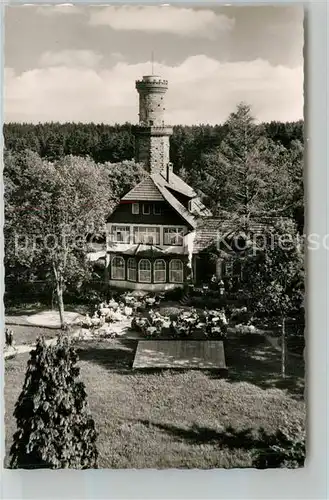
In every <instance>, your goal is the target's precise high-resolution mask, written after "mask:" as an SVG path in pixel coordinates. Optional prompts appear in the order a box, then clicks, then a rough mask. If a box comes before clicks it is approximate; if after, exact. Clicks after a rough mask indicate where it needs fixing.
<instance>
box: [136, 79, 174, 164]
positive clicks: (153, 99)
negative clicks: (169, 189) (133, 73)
mask: <svg viewBox="0 0 329 500" xmlns="http://www.w3.org/2000/svg"><path fill="white" fill-rule="evenodd" d="M136 89H137V91H138V94H139V125H138V126H136V127H135V128H134V132H135V160H136V161H137V162H140V163H144V165H145V167H146V169H147V170H148V171H150V172H151V173H155V172H161V171H165V170H166V168H167V164H168V162H169V137H170V136H171V135H172V132H173V130H172V127H170V126H169V125H165V121H164V113H165V104H164V95H165V93H166V92H167V90H168V80H165V79H163V78H161V77H160V76H157V75H145V76H143V78H142V79H141V80H137V81H136Z"/></svg>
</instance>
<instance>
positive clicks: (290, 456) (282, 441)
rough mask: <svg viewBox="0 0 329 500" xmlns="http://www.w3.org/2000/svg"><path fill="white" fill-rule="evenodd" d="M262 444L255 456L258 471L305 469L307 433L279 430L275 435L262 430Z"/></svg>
mask: <svg viewBox="0 0 329 500" xmlns="http://www.w3.org/2000/svg"><path fill="white" fill-rule="evenodd" d="M261 443H262V446H261V447H259V448H258V449H257V450H256V451H255V454H254V460H253V466H254V467H256V468H257V469H273V468H279V467H280V468H289V469H297V468H298V467H303V465H304V461H305V455H306V447H305V431H303V430H302V429H301V428H299V427H298V426H296V427H295V428H294V429H279V430H277V432H276V433H275V434H273V435H268V434H266V433H265V431H264V430H261Z"/></svg>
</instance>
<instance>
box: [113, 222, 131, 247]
mask: <svg viewBox="0 0 329 500" xmlns="http://www.w3.org/2000/svg"><path fill="white" fill-rule="evenodd" d="M119 232H123V233H126V237H125V238H123V239H122V240H120V239H118V237H117V234H118V233H119ZM112 241H113V243H130V226H124V225H123V224H122V225H121V224H120V225H115V226H112Z"/></svg>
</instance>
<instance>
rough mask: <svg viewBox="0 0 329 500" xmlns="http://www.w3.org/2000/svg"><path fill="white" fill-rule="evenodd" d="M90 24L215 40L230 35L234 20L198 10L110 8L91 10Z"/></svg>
mask: <svg viewBox="0 0 329 500" xmlns="http://www.w3.org/2000/svg"><path fill="white" fill-rule="evenodd" d="M89 22H90V24H91V25H94V26H98V25H106V26H109V27H110V28H112V29H113V30H117V31H132V30H136V31H143V32H149V33H157V32H158V33H173V34H176V35H180V36H196V37H205V38H210V39H214V38H215V37H216V35H217V34H218V33H219V32H227V31H230V30H231V29H232V28H233V26H234V19H233V18H229V17H227V16H225V15H223V14H216V13H215V12H214V11H212V10H206V9H202V10H194V9H191V8H182V7H180V8H177V7H173V6H166V7H163V8H159V6H135V5H126V6H120V7H118V6H114V5H112V6H109V7H103V8H101V9H97V10H91V14H90V21H89Z"/></svg>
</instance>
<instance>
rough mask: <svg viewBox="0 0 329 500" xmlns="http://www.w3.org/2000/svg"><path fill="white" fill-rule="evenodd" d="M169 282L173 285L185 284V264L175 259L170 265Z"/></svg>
mask: <svg viewBox="0 0 329 500" xmlns="http://www.w3.org/2000/svg"><path fill="white" fill-rule="evenodd" d="M169 281H170V282H171V283H183V262H182V261H181V260H179V259H173V260H171V261H170V264H169Z"/></svg>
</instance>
